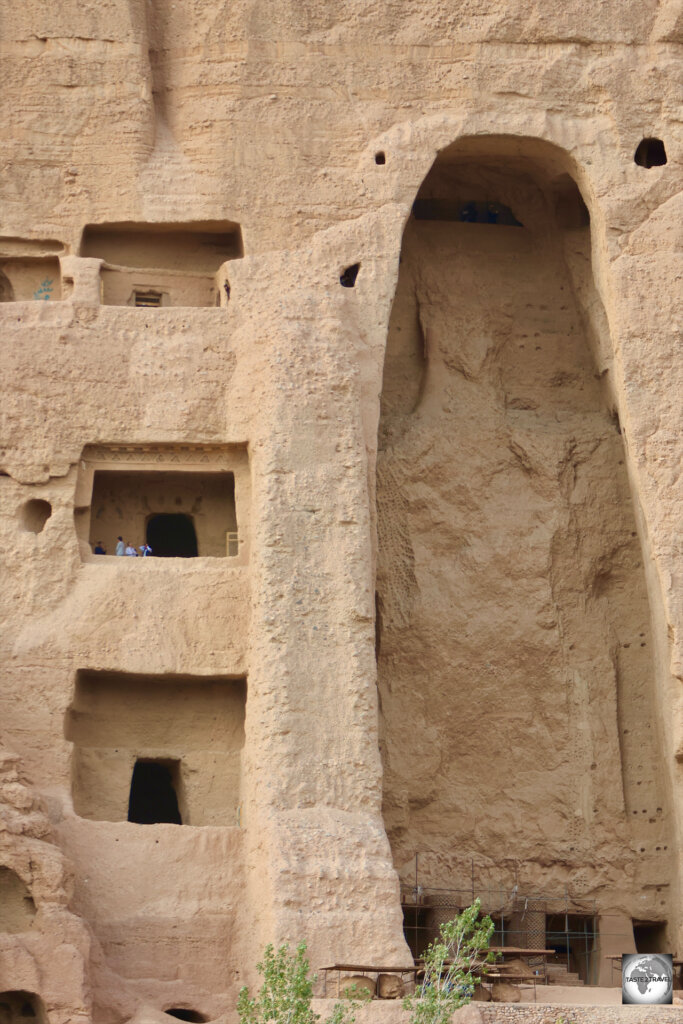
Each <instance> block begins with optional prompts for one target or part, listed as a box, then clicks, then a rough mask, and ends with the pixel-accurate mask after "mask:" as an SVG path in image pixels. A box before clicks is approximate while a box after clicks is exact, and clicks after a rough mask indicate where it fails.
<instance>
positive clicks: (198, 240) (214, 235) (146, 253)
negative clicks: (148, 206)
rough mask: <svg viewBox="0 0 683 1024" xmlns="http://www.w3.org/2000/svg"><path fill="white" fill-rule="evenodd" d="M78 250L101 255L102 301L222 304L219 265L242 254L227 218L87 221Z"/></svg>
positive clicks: (225, 288) (225, 285)
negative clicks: (135, 221) (103, 222)
mask: <svg viewBox="0 0 683 1024" xmlns="http://www.w3.org/2000/svg"><path fill="white" fill-rule="evenodd" d="M80 255H81V256H86V257H93V258H96V259H100V260H103V264H102V269H101V280H102V301H103V303H104V305H106V306H143V307H145V308H160V307H163V306H220V305H226V303H227V300H228V298H229V295H230V285H229V282H228V277H227V273H226V271H225V268H224V264H225V263H226V262H227V261H229V260H234V259H239V258H240V257H241V256H243V255H244V249H243V246H242V232H241V229H240V226H239V224H235V223H234V222H232V221H196V222H192V223H188V224H181V223H178V224H173V223H167V224H158V223H157V224H142V223H132V222H131V223H110V224H89V225H87V227H86V228H85V230H84V232H83V239H82V242H81V247H80Z"/></svg>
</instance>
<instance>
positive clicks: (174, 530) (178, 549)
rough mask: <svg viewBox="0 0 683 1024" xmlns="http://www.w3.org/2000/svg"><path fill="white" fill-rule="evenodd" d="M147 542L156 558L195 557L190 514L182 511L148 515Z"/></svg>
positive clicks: (195, 547) (195, 548)
mask: <svg viewBox="0 0 683 1024" xmlns="http://www.w3.org/2000/svg"><path fill="white" fill-rule="evenodd" d="M147 543H148V544H149V546H150V547H151V549H152V552H153V554H154V555H155V556H156V557H158V558H196V556H197V534H196V533H195V529H194V522H193V520H192V516H188V515H186V514H185V513H182V512H164V513H162V514H161V515H156V516H150V518H149V519H148V521H147Z"/></svg>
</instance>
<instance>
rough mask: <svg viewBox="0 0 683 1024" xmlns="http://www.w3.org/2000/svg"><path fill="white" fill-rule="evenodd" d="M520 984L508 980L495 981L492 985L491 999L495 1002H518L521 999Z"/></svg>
mask: <svg viewBox="0 0 683 1024" xmlns="http://www.w3.org/2000/svg"><path fill="white" fill-rule="evenodd" d="M521 998H522V997H521V994H520V991H519V986H518V985H511V984H509V982H507V981H494V983H493V985H492V986H491V1001H492V1002H494V1003H518V1002H519V1001H520V999H521Z"/></svg>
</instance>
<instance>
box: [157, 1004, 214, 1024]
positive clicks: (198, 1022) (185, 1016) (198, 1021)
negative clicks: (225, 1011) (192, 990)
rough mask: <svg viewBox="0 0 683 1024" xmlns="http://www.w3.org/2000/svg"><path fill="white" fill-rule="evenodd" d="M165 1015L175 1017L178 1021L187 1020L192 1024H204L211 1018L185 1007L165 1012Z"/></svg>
mask: <svg viewBox="0 0 683 1024" xmlns="http://www.w3.org/2000/svg"><path fill="white" fill-rule="evenodd" d="M164 1012H165V1013H167V1014H168V1015H169V1017H175V1018H176V1019H177V1020H186V1021H189V1022H190V1024H204V1022H205V1021H208V1020H209V1018H208V1017H207V1016H205V1015H204V1014H203V1013H199V1012H198V1011H197V1010H187V1009H185V1007H184V1006H178V1007H174V1008H173V1009H172V1010H165V1011H164Z"/></svg>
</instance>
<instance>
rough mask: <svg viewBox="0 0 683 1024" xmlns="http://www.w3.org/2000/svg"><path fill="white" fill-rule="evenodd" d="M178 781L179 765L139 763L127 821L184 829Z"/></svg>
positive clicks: (134, 775)
mask: <svg viewBox="0 0 683 1024" xmlns="http://www.w3.org/2000/svg"><path fill="white" fill-rule="evenodd" d="M177 779H178V762H177V761H169V762H163V761H137V762H136V764H135V768H134V769H133V778H132V779H131V783H130V800H129V802H128V821H133V822H135V823H136V824H137V825H159V824H162V823H164V822H165V823H166V824H168V825H182V819H181V817H180V810H179V808H178V796H177V792H176V784H177Z"/></svg>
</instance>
